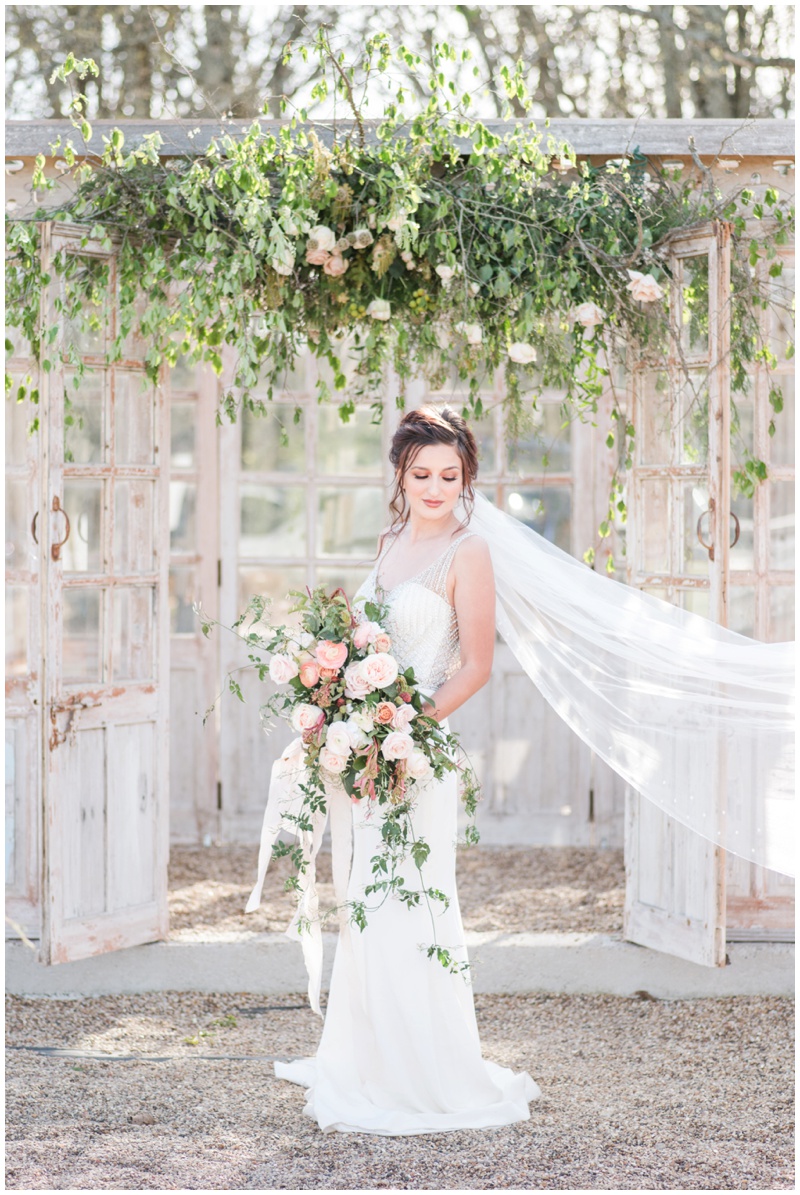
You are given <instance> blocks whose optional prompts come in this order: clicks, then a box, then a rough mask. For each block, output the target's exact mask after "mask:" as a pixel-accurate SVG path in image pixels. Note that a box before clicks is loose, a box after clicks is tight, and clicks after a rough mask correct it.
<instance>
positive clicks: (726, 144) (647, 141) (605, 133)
mask: <svg viewBox="0 0 800 1195" xmlns="http://www.w3.org/2000/svg"><path fill="white" fill-rule="evenodd" d="M251 123H252V122H251V121H248V120H226V121H218V120H96V121H94V122H93V123H92V137H91V140H90V141H89V144H88V149H89V151H90V152H92V153H101V152H102V149H103V134H104V133H105V134H106V135H108V134H109V133H110V132H111V130H112V129H115V128H119V129H121V130H122V131H123V132H124V134H125V143H126V145H127V146H128V147H131V146H135V145H139V144H140V143H141V142H142V140H143V138H144V137H145V136H147V134H148V133H154V132H159V133H160V134H161V136H162V138H163V140H164V144H163V146H162V149H161V156H162V157H164V158H168V157H175V156H179V155H184V154H188V155H190V156H193V155H195V154H199V153H203V152H204V151H205V150H206V149H207V147H208V144H209V142H210V140H211V139H212V137H217V136H219V135H220V134H222V133H225V134H227V135H229V136H231V137H241V136H243V135H244V134H245V133H246V132H247V130H248V129H249V128H250V125H251ZM286 123H287V122H286V121H278V120H266V119H261V121H260V124H261V127H262V129H263V130H264V131H265V132H273V133H277V132H278V130H279V129H280V128H282V127H284V126H285V125H286ZM377 123H378V122H377V121H374V120H373V121H366V122H365V128H366V133H367V142H368V143H373V144H374V143H376V137H375V127H376V125H377ZM484 123H485V125H486V126H487V128H489V129H491V130H492V132H494V133H502V132H503V131H504V130H506V129H511V128H513V127H514V126H515V124H516V123H518V122H516V121H502V120H486V121H484ZM531 123H533V124H535V126H536V127H537V128H538V129H539V131H540V132H542V133H543V134H546V133H552V134H553V135H554V136H555V137H556V138H561V137H564V138H566V139H567V140H568V141H569V142H570V144H571V145H572V146H573V148H574V149H575V151H576V153H578V154H581V155H582V156H591V157H595V156H597V157H604V156H616V155H621V154H624V153H626V152H628V153H629V152H632V151H633V150H634V149H635V148H637V147H638V148H639V150H640V151H641V152H642V153H645V154H678V155H685V156H686V157H690V150H689V137H690V136H693V137H694V139H695V145H696V148H697V152H698V153H699V154H701V155H703V156H706V157H711V158H713V157H714V156H716V155H717V154H722V155H723V156H726V157H730V156H735V155H737V154H742V155H747V156H761V157H771V156H774V155H780V156H781V157H787V158H794V121H793V120H777V119H764V120H682V119H669V120H668V119H664V120H641V119H630V120H628V119H616V118H613V119H604V120H586V119H582V118H580V117H575V118H568V119H563V118H562V119H556V120H551V121H550V124H549V125H548V126H547V128H545V118H544V117H537V118H536V119H535V120H534V121H533V122H531ZM352 124H353V122H352V121H338V122H337V128H338V131H339V134H340V135H341V134H342V133H344V132H346V131H347V130H348V129H349V128H350V127H351V126H352ZM307 127H308V128H313V129H314V131H315V132H316V133H317V136H318V137H319V138H320V140H321V141H322V142H323V143H326V144H330V143H331V142H332V140H333V130H332V126H331V125H329V124H328V123H326V122H320V123H318V124H314V123H311V124H309V125H308V126H307ZM5 128H6V157H8V158H12V157H18V158H26V157H35V155H36V154H38V153H44V154H48V153H49V151H50V145H51V143H52V142H53V141H55V139H56V137H57V136H59V135H60V136H61V139H62V141H65V140H66V139H67V138H68V137H71V138H72V141H73V143H78V142H80V137H79V135H78V133H77V131H76V130H75V129H74V128H73V127H72V125H71V123H70V122H69V121H68V120H10V121H7V122H6V127H5ZM458 140H459V142H460V143H461V145H462V146H463V149H464V150H465V151H466V150H468V149H469V141H468V140H467V139H466V138H459V139H458ZM544 141H545V142H546V136H545V138H544ZM78 148H79V147H78V145H77V144H76V150H77V149H78Z"/></svg>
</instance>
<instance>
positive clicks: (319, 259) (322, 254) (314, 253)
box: [306, 249, 330, 267]
mask: <svg viewBox="0 0 800 1195" xmlns="http://www.w3.org/2000/svg"><path fill="white" fill-rule="evenodd" d="M329 257H330V253H329V252H328V250H327V249H309V251H308V253H306V261H307V262H308V264H309V265H310V266H323V267H324V265H325V263H326V262H327V260H328V258H329Z"/></svg>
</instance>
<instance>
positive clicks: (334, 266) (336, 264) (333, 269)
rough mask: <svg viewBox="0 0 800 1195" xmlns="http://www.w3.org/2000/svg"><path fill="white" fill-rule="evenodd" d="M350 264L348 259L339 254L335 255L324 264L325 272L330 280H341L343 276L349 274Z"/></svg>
mask: <svg viewBox="0 0 800 1195" xmlns="http://www.w3.org/2000/svg"><path fill="white" fill-rule="evenodd" d="M349 266H350V262H349V261H348V260H347V258H346V257H340V256H339V254H338V253H334V254H333V256H332V257H329V258H328V260H327V261H326V262H324V263H323V266H322V268H323V270H324V271H325V273H326V274H327V275H328V276H329V277H330V278H341V276H342V274H345V273H347V270H348V268H349Z"/></svg>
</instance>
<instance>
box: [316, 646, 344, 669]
mask: <svg viewBox="0 0 800 1195" xmlns="http://www.w3.org/2000/svg"><path fill="white" fill-rule="evenodd" d="M346 659H347V644H346V643H337V642H336V640H335V639H322V640H321V641H320V642H319V643H318V644H317V663H318V664H319V666H320V668H332V669H334V671H335V672H338V671H339V669H340V668H341V666H342V664H343V663H344V662H345V660H346Z"/></svg>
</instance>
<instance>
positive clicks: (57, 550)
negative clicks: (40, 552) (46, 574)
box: [50, 494, 70, 560]
mask: <svg viewBox="0 0 800 1195" xmlns="http://www.w3.org/2000/svg"><path fill="white" fill-rule="evenodd" d="M52 509H53V510H54V511H58V510H60V511H61V513H62V515H63V516H64V518H65V519H66V522H67V528H66V531H65V533H64V538H63V539H61V540H58V541H57V542H56V543H54V544H53V546H52V547H51V549H50V555H51V556H52V557H53V560H58V559H59V557H60V556H61V549H62V548H63V547H64V544H65V543H66V542H67V540H68V539H69V531H70V527H69V515H68V514H67V512H66V511H65V510H64V507H63V506H62V505H61V502H60V500H59V497H58V494H56V496H55V497H54V498H53V506H52Z"/></svg>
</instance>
